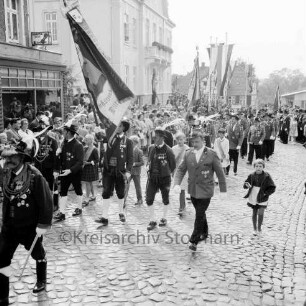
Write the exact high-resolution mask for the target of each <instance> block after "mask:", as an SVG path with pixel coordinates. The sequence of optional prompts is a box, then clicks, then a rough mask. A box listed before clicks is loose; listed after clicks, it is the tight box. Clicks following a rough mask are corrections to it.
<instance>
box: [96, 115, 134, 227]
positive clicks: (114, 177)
mask: <svg viewBox="0 0 306 306" xmlns="http://www.w3.org/2000/svg"><path fill="white" fill-rule="evenodd" d="M129 128H130V124H129V122H128V121H126V120H122V121H121V124H120V125H119V126H118V128H117V130H116V135H115V137H114V138H113V139H112V141H111V143H110V144H109V145H108V146H107V150H106V153H105V157H104V161H103V188H104V189H103V193H102V198H103V213H102V218H100V219H98V220H96V222H97V223H102V225H103V226H107V225H108V211H109V206H110V201H111V199H110V197H111V196H112V194H113V191H114V189H116V193H117V197H118V200H119V219H120V221H121V222H125V221H126V219H125V215H124V212H123V205H124V196H125V194H124V193H125V185H126V182H127V181H128V180H129V178H130V176H131V170H132V167H133V142H132V140H130V139H129V138H127V136H126V135H125V133H126V132H127V131H128V130H129Z"/></svg>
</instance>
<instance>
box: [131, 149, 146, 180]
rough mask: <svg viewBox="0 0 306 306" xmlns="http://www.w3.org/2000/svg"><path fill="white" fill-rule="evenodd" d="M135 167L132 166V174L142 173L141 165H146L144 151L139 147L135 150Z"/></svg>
mask: <svg viewBox="0 0 306 306" xmlns="http://www.w3.org/2000/svg"><path fill="white" fill-rule="evenodd" d="M133 160H134V162H133V168H132V175H140V173H141V166H143V165H144V161H143V152H142V150H141V149H139V148H138V147H135V148H134V150H133Z"/></svg>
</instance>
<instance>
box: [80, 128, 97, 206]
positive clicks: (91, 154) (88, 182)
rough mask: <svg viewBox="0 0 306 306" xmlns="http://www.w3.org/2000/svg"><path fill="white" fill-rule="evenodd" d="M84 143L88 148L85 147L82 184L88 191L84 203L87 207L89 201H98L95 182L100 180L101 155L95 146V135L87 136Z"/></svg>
mask: <svg viewBox="0 0 306 306" xmlns="http://www.w3.org/2000/svg"><path fill="white" fill-rule="evenodd" d="M84 141H85V144H86V147H85V154H84V163H83V171H82V182H83V184H84V185H85V189H86V196H85V198H84V201H83V206H84V207H85V206H87V205H88V204H89V201H95V200H96V195H95V191H94V186H93V182H95V181H97V180H98V179H99V177H98V163H99V153H98V149H97V148H96V147H95V146H94V136H93V135H91V134H87V135H86V136H85V138H84ZM90 194H91V195H90Z"/></svg>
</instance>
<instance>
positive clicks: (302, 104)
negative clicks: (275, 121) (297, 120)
mask: <svg viewBox="0 0 306 306" xmlns="http://www.w3.org/2000/svg"><path fill="white" fill-rule="evenodd" d="M281 105H288V106H290V107H298V108H300V109H304V110H306V89H304V90H300V91H296V92H290V93H286V94H284V95H281Z"/></svg>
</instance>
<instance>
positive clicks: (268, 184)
mask: <svg viewBox="0 0 306 306" xmlns="http://www.w3.org/2000/svg"><path fill="white" fill-rule="evenodd" d="M263 173H264V177H263V180H262V182H261V186H258V187H260V190H259V192H258V195H257V202H258V203H263V202H266V201H268V199H269V196H270V195H271V194H272V193H274V192H275V189H276V186H275V184H274V182H273V180H272V178H271V176H270V174H269V173H268V172H265V171H264V172H263ZM254 180H255V172H253V173H251V174H250V175H249V176H248V178H247V179H246V181H245V182H244V184H243V188H244V189H248V187H247V186H246V183H249V184H250V185H251V188H249V190H248V192H247V194H246V195H245V196H244V198H245V199H247V198H248V197H249V195H250V193H251V190H252V188H253V186H254Z"/></svg>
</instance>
